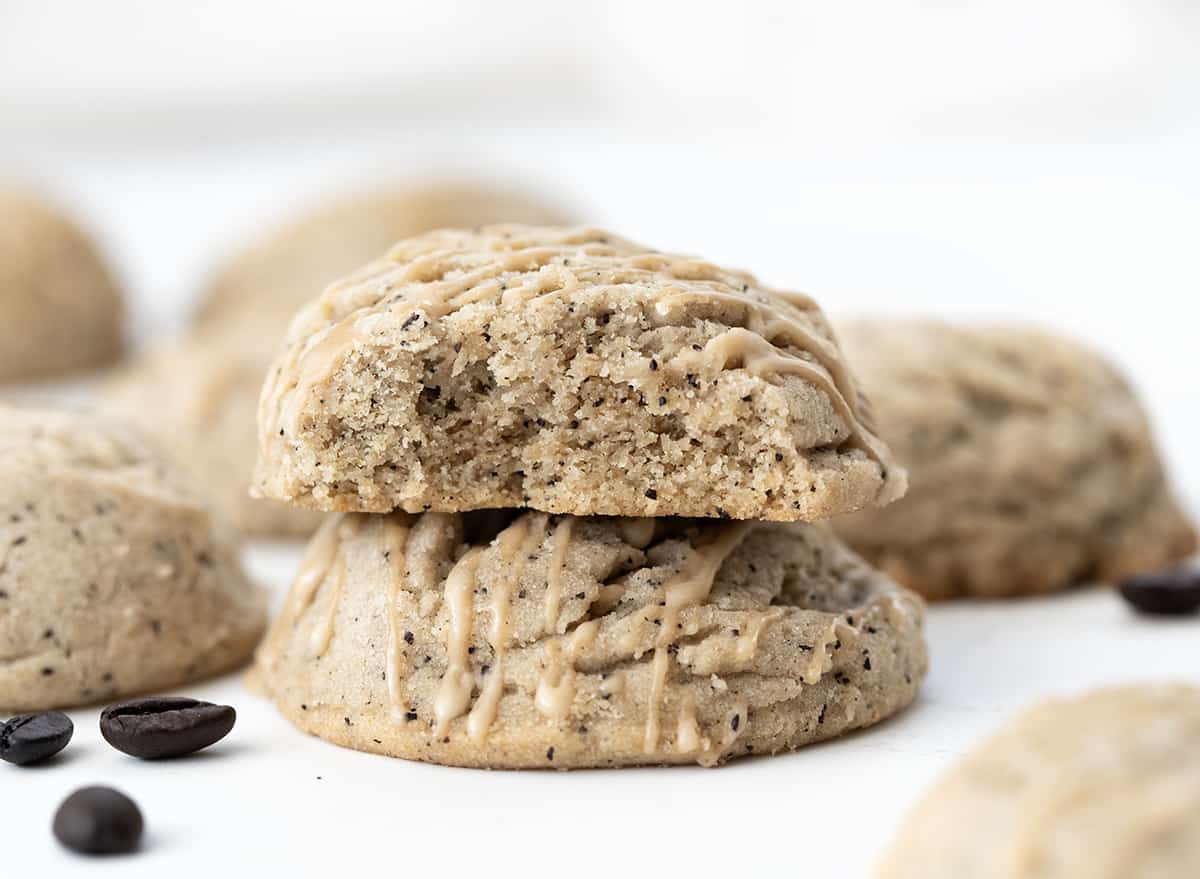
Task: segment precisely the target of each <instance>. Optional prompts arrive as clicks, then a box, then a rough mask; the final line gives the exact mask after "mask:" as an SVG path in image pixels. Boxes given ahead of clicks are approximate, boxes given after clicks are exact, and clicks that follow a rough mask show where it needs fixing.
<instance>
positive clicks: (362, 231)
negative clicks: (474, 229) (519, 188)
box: [196, 183, 565, 335]
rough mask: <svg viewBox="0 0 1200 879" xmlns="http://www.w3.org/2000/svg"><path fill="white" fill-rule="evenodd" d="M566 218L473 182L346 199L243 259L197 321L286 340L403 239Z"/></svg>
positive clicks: (206, 300) (217, 282)
mask: <svg viewBox="0 0 1200 879" xmlns="http://www.w3.org/2000/svg"><path fill="white" fill-rule="evenodd" d="M564 219H565V218H564V214H563V212H562V211H561V209H559V208H556V207H552V206H550V205H548V204H544V203H542V202H540V201H539V200H537V199H536V198H532V197H530V196H527V195H521V194H519V193H517V192H512V191H508V190H505V189H500V188H496V187H491V186H482V185H472V184H469V183H461V184H447V183H443V184H434V185H427V186H420V187H412V188H409V189H397V190H394V191H388V192H383V193H376V194H369V195H368V194H363V195H357V196H346V197H343V198H341V199H339V200H337V201H334V202H331V203H327V204H324V205H321V206H318V207H316V208H314V209H312V210H310V211H308V212H306V213H305V214H304V215H303V216H301V217H300V218H299V219H297V220H295V221H294V222H291V223H289V224H287V225H286V226H284V227H283V228H280V229H276V230H273V231H272V232H271V233H270V234H268V235H267V236H266V237H264V238H263V239H262V240H260V241H257V242H255V243H254V244H252V245H251V246H250V247H248V248H247V249H246V250H244V251H243V252H242V253H240V254H238V255H237V256H236V257H235V258H234V259H233V260H232V261H231V262H230V263H229V265H227V266H225V267H224V268H223V269H222V270H221V271H220V272H219V273H218V275H217V276H216V278H215V279H214V280H213V282H212V284H211V286H210V287H209V289H208V290H207V291H206V292H205V294H204V295H203V297H202V298H201V301H200V304H199V307H198V309H197V313H196V320H197V322H198V323H200V324H210V323H214V322H219V323H226V322H228V321H230V320H235V321H236V320H242V319H244V318H245V317H246V316H248V315H249V316H251V317H257V318H259V319H262V318H264V317H265V318H269V319H272V320H274V322H275V323H276V324H277V327H278V330H277V331H278V333H279V334H280V335H282V333H283V329H284V327H285V326H286V325H287V320H288V318H290V317H291V316H292V315H293V314H294V313H295V312H296V311H297V310H298V309H299V308H300V307H301V306H303V305H304V304H305V303H307V302H309V301H310V300H311V299H313V298H314V297H315V296H316V295H317V294H318V293H320V292H321V290H322V289H323V288H324V287H325V285H326V284H328V283H330V282H331V281H333V280H335V279H337V278H340V277H341V276H342V275H344V274H346V273H347V272H351V271H353V270H354V269H356V268H358V267H359V266H361V265H363V264H364V263H366V262H368V261H370V260H372V259H375V258H376V257H378V256H379V254H381V253H383V252H384V251H386V250H387V249H388V248H389V247H391V246H392V245H393V244H395V243H396V242H397V241H399V240H400V239H402V238H408V237H409V236H411V235H419V234H421V233H422V232H427V231H429V230H430V229H440V228H445V227H458V226H479V225H484V224H488V223H507V222H515V223H559V222H563V221H564Z"/></svg>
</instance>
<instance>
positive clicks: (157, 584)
mask: <svg viewBox="0 0 1200 879" xmlns="http://www.w3.org/2000/svg"><path fill="white" fill-rule="evenodd" d="M265 612H266V608H265V602H264V600H263V596H262V595H261V594H260V593H259V592H258V590H256V589H255V588H254V587H253V586H252V585H251V584H250V583H249V582H248V581H247V579H246V577H245V575H244V574H243V573H242V570H241V567H240V563H239V561H238V558H237V547H236V544H235V543H234V542H233V540H232V539H231V536H230V535H229V534H228V533H227V532H226V531H225V529H223V528H222V527H221V526H220V524H219V523H217V522H214V521H213V520H212V518H211V516H210V514H209V512H208V509H207V508H206V507H205V506H204V504H203V503H201V502H200V501H199V500H198V499H197V496H196V494H195V492H194V491H192V490H191V489H190V487H189V485H188V483H187V482H186V480H185V479H184V478H182V477H181V476H180V474H179V473H178V472H177V471H176V470H175V469H174V468H172V467H171V466H170V465H168V464H166V463H164V461H163V459H162V457H161V455H159V454H158V452H157V451H155V450H154V449H153V448H152V447H151V446H150V445H149V444H148V443H147V441H146V440H145V439H143V438H142V436H141V435H140V434H138V433H136V432H135V431H134V430H132V429H130V428H127V427H125V426H124V425H121V424H119V423H116V422H113V421H109V420H107V419H103V418H100V417H96V416H92V415H84V414H79V413H73V412H59V411H48V410H34V409H23V408H12V407H8V406H0V707H2V708H3V709H5V710H10V711H23V710H40V709H46V708H55V707H68V706H74V705H83V704H89V703H93V702H97V701H101V700H105V699H111V698H113V697H115V696H121V695H126V694H135V693H140V692H144V691H147V690H154V689H162V688H167V687H173V686H176V685H179V684H183V683H186V682H189V681H193V680H197V679H199V678H203V677H206V676H209V675H212V674H216V673H218V672H221V671H225V670H227V669H229V668H232V667H234V666H236V665H238V664H240V663H241V662H243V661H244V660H245V659H246V658H247V657H249V655H250V653H251V651H252V650H253V649H254V646H255V644H256V643H257V641H258V638H259V636H260V635H261V633H262V630H263V628H264V625H265Z"/></svg>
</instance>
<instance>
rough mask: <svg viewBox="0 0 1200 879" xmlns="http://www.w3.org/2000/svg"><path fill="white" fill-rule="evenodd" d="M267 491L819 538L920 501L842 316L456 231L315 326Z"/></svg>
mask: <svg viewBox="0 0 1200 879" xmlns="http://www.w3.org/2000/svg"><path fill="white" fill-rule="evenodd" d="M259 427H260V454H259V461H258V467H257V469H256V487H257V489H258V490H259V492H261V494H262V495H263V496H265V497H273V498H276V499H279V500H285V501H289V502H291V503H294V504H297V505H300V506H305V507H310V508H313V509H319V510H324V511H343V512H390V511H392V510H395V509H400V510H404V511H407V512H421V511H424V510H431V511H434V512H459V511H465V510H473V509H492V508H503V507H532V508H535V509H539V510H543V511H545V512H552V513H566V514H573V515H621V516H667V515H679V516H705V517H718V518H734V519H771V520H789V521H791V520H804V521H813V520H817V519H821V518H825V517H828V516H832V515H834V514H837V513H845V512H850V511H852V510H856V509H859V508H861V507H864V506H868V505H871V504H882V503H886V502H888V501H891V500H893V499H894V498H896V497H898V496H900V495H901V494H902V493H903V491H904V486H905V476H904V471H903V470H902V468H900V467H898V466H897V465H896V464H895V463H894V462H893V460H892V456H891V453H890V452H889V451H888V449H887V448H886V447H885V446H884V445H883V444H882V443H881V442H880V441H879V440H878V439H877V438H876V436H875V434H874V431H873V428H872V426H871V419H870V414H869V410H868V406H867V405H866V401H865V399H864V398H863V397H862V395H861V394H860V393H859V391H858V388H857V386H856V384H855V381H854V379H853V377H852V376H851V375H850V373H849V371H848V370H847V369H846V365H845V363H844V361H843V358H842V355H841V352H840V351H839V350H838V347H837V344H836V343H835V341H834V340H833V336H832V333H831V331H830V329H829V327H828V325H827V323H826V321H825V318H824V317H823V315H822V314H821V312H820V310H819V308H818V307H817V306H816V304H815V303H813V302H812V300H810V299H809V298H807V297H805V296H803V295H800V294H794V293H786V294H785V293H780V292H776V291H772V290H769V289H767V288H765V287H762V286H760V285H759V284H758V282H757V281H755V279H754V278H753V277H751V276H750V275H747V274H744V273H741V272H732V271H727V270H724V269H721V268H718V267H717V266H714V265H712V264H711V263H706V262H703V261H701V260H698V259H693V258H689V257H681V256H671V255H668V254H663V253H657V252H654V251H649V250H647V249H646V248H645V247H642V246H641V245H638V244H634V243H633V242H630V241H625V240H622V239H620V238H617V237H615V236H612V235H610V234H608V233H606V232H603V231H600V230H596V229H560V228H547V227H523V226H498V227H490V228H487V229H484V230H481V231H466V230H448V231H439V232H433V233H430V234H428V235H424V236H420V237H418V238H413V239H409V240H407V241H404V242H401V243H400V244H398V245H397V246H396V247H395V248H394V249H393V250H392V251H391V252H390V253H389V254H388V255H387V257H386V258H384V259H383V260H381V261H379V262H376V263H373V264H371V265H369V266H367V267H365V268H364V269H362V270H361V271H359V272H358V273H357V274H354V275H351V276H350V277H349V278H348V279H346V280H344V281H341V282H339V283H336V284H333V285H332V286H331V287H329V288H328V289H327V290H326V291H325V293H324V294H323V295H322V296H321V297H320V298H319V299H317V300H316V301H314V302H312V303H310V304H309V305H308V306H306V307H305V309H304V310H303V311H301V312H300V314H299V315H298V316H297V318H296V319H295V321H294V322H293V323H292V325H291V328H290V331H289V334H288V337H287V341H286V344H285V348H284V352H283V354H282V355H281V356H280V357H279V359H278V360H277V361H276V362H275V364H274V365H273V366H272V368H271V372H270V375H269V376H268V379H267V383H266V385H265V387H264V391H263V398H262V403H261V406H260V409H259Z"/></svg>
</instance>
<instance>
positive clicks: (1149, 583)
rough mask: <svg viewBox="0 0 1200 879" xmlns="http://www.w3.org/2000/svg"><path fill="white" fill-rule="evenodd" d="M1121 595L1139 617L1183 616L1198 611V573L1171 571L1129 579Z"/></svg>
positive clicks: (1199, 603)
mask: <svg viewBox="0 0 1200 879" xmlns="http://www.w3.org/2000/svg"><path fill="white" fill-rule="evenodd" d="M1120 589H1121V595H1123V596H1124V598H1125V600H1126V601H1128V602H1129V603H1130V604H1132V605H1133V606H1134V607H1135V608H1137V609H1138V610H1140V611H1141V612H1142V613H1149V614H1156V615H1159V616H1184V615H1185V614H1192V613H1195V612H1196V611H1197V610H1200V570H1197V569H1195V568H1173V569H1171V570H1167V571H1155V572H1154V573H1151V574H1142V575H1140V576H1137V577H1130V578H1129V579H1128V580H1124V581H1122V582H1121V585H1120Z"/></svg>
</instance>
